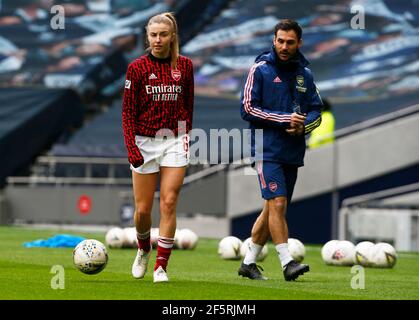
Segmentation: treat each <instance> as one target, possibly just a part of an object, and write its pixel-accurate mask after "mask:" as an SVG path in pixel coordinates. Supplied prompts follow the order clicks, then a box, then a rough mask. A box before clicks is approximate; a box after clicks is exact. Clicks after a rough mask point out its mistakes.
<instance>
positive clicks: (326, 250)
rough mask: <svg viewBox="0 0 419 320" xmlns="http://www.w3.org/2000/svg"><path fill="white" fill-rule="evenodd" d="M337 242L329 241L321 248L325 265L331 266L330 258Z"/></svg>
mask: <svg viewBox="0 0 419 320" xmlns="http://www.w3.org/2000/svg"><path fill="white" fill-rule="evenodd" d="M338 242H339V240H330V241H328V242H326V243H325V244H324V246H323V247H322V251H321V255H322V259H323V261H324V262H325V263H326V264H332V256H333V253H334V251H335V248H336V245H337V243H338Z"/></svg>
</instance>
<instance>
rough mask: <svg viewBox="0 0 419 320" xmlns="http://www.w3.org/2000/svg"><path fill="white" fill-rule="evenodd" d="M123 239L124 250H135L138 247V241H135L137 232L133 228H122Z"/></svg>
mask: <svg viewBox="0 0 419 320" xmlns="http://www.w3.org/2000/svg"><path fill="white" fill-rule="evenodd" d="M122 230H123V231H124V239H123V243H122V246H123V247H124V248H137V247H138V240H137V230H136V229H135V227H131V228H124V229H122Z"/></svg>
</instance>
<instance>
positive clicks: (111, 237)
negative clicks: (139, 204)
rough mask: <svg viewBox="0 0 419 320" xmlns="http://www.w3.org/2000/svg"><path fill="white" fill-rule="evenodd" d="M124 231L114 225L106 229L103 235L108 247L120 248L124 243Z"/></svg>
mask: <svg viewBox="0 0 419 320" xmlns="http://www.w3.org/2000/svg"><path fill="white" fill-rule="evenodd" d="M124 238H125V232H124V230H123V229H121V228H118V227H114V228H111V229H109V230H108V232H106V235H105V242H106V244H107V245H108V246H109V248H122V246H123V245H124Z"/></svg>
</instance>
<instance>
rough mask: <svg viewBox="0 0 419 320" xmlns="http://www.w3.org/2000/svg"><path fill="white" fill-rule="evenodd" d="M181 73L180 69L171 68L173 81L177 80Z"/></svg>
mask: <svg viewBox="0 0 419 320" xmlns="http://www.w3.org/2000/svg"><path fill="white" fill-rule="evenodd" d="M181 75H182V74H181V73H180V71H179V70H172V78H173V79H174V80H175V81H179V80H180V77H181Z"/></svg>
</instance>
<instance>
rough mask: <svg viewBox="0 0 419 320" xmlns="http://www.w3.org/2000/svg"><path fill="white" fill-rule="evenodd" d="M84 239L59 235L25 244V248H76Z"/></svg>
mask: <svg viewBox="0 0 419 320" xmlns="http://www.w3.org/2000/svg"><path fill="white" fill-rule="evenodd" d="M85 239H86V238H84V237H79V236H73V235H70V234H57V235H55V236H53V237H51V238H49V239H47V240H44V239H39V240H34V241H30V242H25V243H23V246H24V247H25V248H33V247H46V248H68V247H70V248H74V247H75V246H76V245H78V244H79V243H80V242H81V241H83V240H85Z"/></svg>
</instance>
